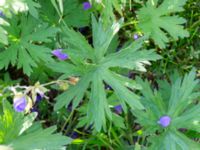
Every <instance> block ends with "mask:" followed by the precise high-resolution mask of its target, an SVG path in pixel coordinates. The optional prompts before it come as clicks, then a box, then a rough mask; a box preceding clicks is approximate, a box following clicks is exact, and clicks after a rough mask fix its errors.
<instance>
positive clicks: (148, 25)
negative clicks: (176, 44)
mask: <svg viewBox="0 0 200 150" xmlns="http://www.w3.org/2000/svg"><path fill="white" fill-rule="evenodd" d="M185 3H186V0H176V1H175V0H164V1H163V2H162V3H161V4H160V5H158V4H157V1H156V0H148V2H147V3H146V5H145V6H143V7H142V8H141V9H140V10H139V11H138V12H137V14H138V20H139V24H138V27H139V28H140V29H141V30H142V31H143V32H144V34H146V35H149V36H150V38H152V39H153V40H154V41H155V43H156V44H157V45H158V46H159V47H160V48H165V46H166V44H165V43H167V42H169V39H168V37H167V35H166V33H168V34H169V35H170V36H171V37H172V38H173V39H175V40H177V39H178V37H180V38H183V37H188V36H189V33H188V32H187V31H186V30H184V29H183V26H182V24H184V23H185V22H186V20H185V19H184V18H181V17H179V16H177V15H171V13H175V12H180V11H183V5H185ZM163 30H164V31H163Z"/></svg>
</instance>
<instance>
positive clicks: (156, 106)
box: [133, 70, 200, 150]
mask: <svg viewBox="0 0 200 150" xmlns="http://www.w3.org/2000/svg"><path fill="white" fill-rule="evenodd" d="M195 75H196V74H195V70H192V71H191V72H190V73H189V74H187V75H185V77H184V78H180V77H179V78H177V79H175V80H173V79H172V80H171V84H170V83H168V82H166V81H160V84H159V89H158V90H154V91H153V90H151V87H150V84H149V83H148V82H147V81H142V79H140V78H138V79H137V80H138V82H139V83H140V84H141V86H142V88H143V90H142V95H143V98H142V104H143V105H144V107H145V111H139V110H138V111H137V110H135V111H133V114H134V115H136V117H137V122H138V123H140V125H142V127H143V129H144V131H145V136H147V135H152V136H150V137H148V139H149V142H150V143H152V145H151V147H150V149H152V150H167V149H170V150H176V149H177V150H179V149H181V150H189V149H198V148H199V146H200V145H199V144H197V143H194V142H193V141H192V140H190V139H189V138H187V137H186V136H185V135H184V134H183V133H181V132H180V131H179V130H178V129H189V130H194V131H197V132H200V109H199V107H200V104H196V102H197V98H198V97H199V96H200V94H199V92H198V91H197V89H198V88H199V80H196V79H195ZM166 115H167V116H170V118H171V123H170V125H169V126H168V127H166V128H165V129H164V128H163V127H162V126H161V125H159V124H158V120H159V118H160V117H162V116H166ZM156 131H157V132H158V133H159V134H158V135H156V134H155V132H156Z"/></svg>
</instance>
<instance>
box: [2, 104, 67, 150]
mask: <svg viewBox="0 0 200 150" xmlns="http://www.w3.org/2000/svg"><path fill="white" fill-rule="evenodd" d="M36 116H37V113H30V114H28V115H27V116H24V115H23V114H21V113H16V112H14V111H13V110H12V108H11V106H10V104H9V103H8V102H4V104H3V114H1V115H0V144H4V145H9V146H10V147H12V148H14V149H15V150H33V149H48V150H57V149H60V148H62V147H64V146H65V145H66V144H69V143H70V142H71V139H70V138H68V137H64V136H62V135H61V134H54V133H53V132H55V131H56V127H50V128H47V129H42V128H41V125H39V123H33V121H34V120H35V118H36Z"/></svg>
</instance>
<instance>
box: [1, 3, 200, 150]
mask: <svg viewBox="0 0 200 150" xmlns="http://www.w3.org/2000/svg"><path fill="white" fill-rule="evenodd" d="M89 2H90V3H91V7H92V8H91V9H89V10H84V9H83V5H82V1H81V0H51V1H49V0H8V1H7V2H5V6H4V7H2V6H1V5H0V10H2V11H3V12H4V14H5V16H3V17H1V18H0V24H1V27H0V39H1V41H0V69H3V68H4V69H5V70H8V68H10V67H11V66H12V67H13V66H14V67H16V68H17V70H18V71H19V69H22V70H23V73H24V74H26V75H27V76H28V77H30V78H29V79H30V80H31V79H32V78H34V77H35V79H36V78H37V77H38V76H40V75H41V76H43V74H44V72H45V71H46V72H50V71H52V72H53V73H54V75H55V78H57V77H58V76H60V78H59V79H69V78H71V77H76V78H78V79H79V81H78V82H77V83H75V84H72V85H70V86H69V87H68V89H67V90H66V91H64V92H63V93H61V94H60V95H58V96H57V97H56V98H55V100H56V103H55V104H53V106H54V113H56V114H59V113H60V112H61V111H63V110H64V111H66V109H65V108H64V107H67V108H70V107H71V105H72V112H71V113H70V115H69V116H68V118H67V119H65V120H66V121H65V123H64V125H63V126H62V127H60V128H61V130H62V131H64V130H65V127H66V126H67V125H68V123H69V120H70V119H71V117H72V116H73V115H74V112H77V114H79V115H80V116H79V117H78V118H79V119H78V121H77V120H76V123H73V124H69V125H68V126H69V127H70V126H76V127H77V128H81V129H83V128H87V127H88V128H90V127H92V129H91V130H92V131H93V133H92V134H93V136H94V138H93V136H91V137H90V139H91V141H92V140H93V141H92V142H91V141H90V140H88V141H90V142H88V143H87V141H86V143H85V145H87V144H91V145H93V146H94V142H96V143H95V144H97V145H98V146H99V145H100V147H98V148H101V146H102V145H104V144H105V145H104V146H105V147H108V148H109V149H111V150H112V149H113V147H114V148H115V147H117V146H116V145H119V147H120V148H121V149H128V147H127V145H129V144H130V143H131V144H132V146H133V145H134V148H135V149H141V147H144V148H149V149H152V150H154V149H155V150H156V149H163V150H165V149H172V150H176V149H183V150H187V149H198V148H199V145H198V144H196V143H195V142H193V141H191V140H190V139H189V138H188V137H186V136H185V135H184V134H183V133H182V132H180V131H179V129H181V128H184V129H185V130H186V129H187V131H194V132H200V129H199V126H200V125H199V121H200V120H199V118H200V116H199V114H200V112H199V101H198V100H197V99H198V98H199V96H200V95H199V92H198V90H199V89H198V84H199V81H198V80H195V71H194V70H193V71H191V72H190V73H189V74H187V75H186V76H185V77H184V78H180V77H178V78H176V80H175V79H171V80H170V81H171V83H169V82H166V81H160V82H159V86H158V89H157V90H154V91H153V90H151V85H150V84H149V83H148V81H143V80H142V79H141V78H138V79H137V80H133V79H131V78H129V77H127V74H126V72H131V71H134V73H138V72H145V71H146V68H145V65H150V64H151V63H150V62H151V61H157V60H159V59H161V58H162V57H161V56H160V55H158V54H157V53H156V50H154V49H149V48H148V47H153V46H152V45H151V46H148V45H147V44H145V43H149V40H150V39H152V40H153V41H154V42H155V44H156V45H158V47H159V48H160V49H163V48H166V47H167V46H168V45H167V43H169V41H170V40H173V41H174V40H178V38H179V37H180V38H184V37H188V36H189V33H188V31H186V30H185V29H184V27H183V24H184V23H185V22H186V20H185V19H184V18H182V17H179V16H178V14H177V12H181V11H183V10H184V9H183V6H184V5H185V3H186V0H176V1H173V0H147V1H145V2H141V1H138V0H137V1H134V2H133V3H132V1H130V5H129V6H130V7H132V4H133V5H134V4H135V3H137V7H140V8H139V9H138V11H136V15H137V16H135V18H134V20H136V21H134V24H136V26H137V28H138V29H139V30H141V33H143V34H144V36H143V37H140V38H139V39H136V40H135V41H134V42H132V40H129V41H128V42H127V43H125V44H124V43H123V42H124V41H118V40H119V39H120V38H118V37H120V34H121V33H120V32H119V30H120V28H121V27H123V26H124V22H123V21H124V19H116V18H117V17H116V16H115V14H117V16H118V18H120V17H123V15H124V11H126V9H127V8H126V6H127V4H126V3H127V1H126V0H91V1H89ZM16 3H18V4H20V6H19V7H18V5H16ZM0 4H1V3H0ZM140 4H142V5H140ZM22 6H23V7H22ZM22 8H23V9H22ZM91 12H93V13H91ZM124 17H125V16H124ZM97 18H98V19H97ZM90 20H91V21H90ZM116 20H118V21H116ZM90 22H91V28H92V33H91V34H90V28H86V29H87V32H88V33H89V35H87V36H85V37H84V36H83V35H82V34H81V33H80V32H78V31H76V29H77V28H79V30H80V31H81V30H82V29H84V28H83V27H85V26H89V25H90ZM137 22H138V23H137ZM126 25H127V24H126ZM134 32H135V31H134ZM88 33H83V34H88ZM86 37H87V38H86ZM171 37H172V38H171ZM119 43H120V44H119ZM55 48H62V49H63V52H65V53H66V54H67V55H68V57H69V59H68V60H65V61H61V60H55V59H53V58H52V53H51V51H52V49H55ZM44 70H45V71H44ZM41 72H42V73H41ZM33 76H34V77H33ZM36 76H37V77H36ZM45 76H46V77H45V78H46V80H48V75H47V74H46V75H45ZM41 78H42V77H41ZM106 86H109V87H110V88H111V90H107V89H106V88H105V87H106ZM139 90H140V91H141V93H142V96H140V95H139ZM136 93H137V94H136ZM50 94H51V93H50ZM54 97H55V95H54V94H53V98H54ZM113 100H114V101H117V102H116V103H114V102H113ZM0 104H1V105H3V111H2V112H1V116H0V121H1V122H0V144H3V145H9V146H10V147H12V148H14V149H16V150H18V149H19V150H23V149H24V150H25V149H30V150H32V149H49V150H51V149H52V150H53V149H62V148H63V149H65V145H67V144H69V143H70V142H71V141H72V140H71V139H70V138H67V137H64V136H62V135H61V134H53V132H55V131H56V128H55V127H50V128H47V129H42V127H41V124H40V123H38V122H35V123H34V120H35V118H36V116H37V113H30V114H28V115H24V114H21V113H16V112H14V111H13V110H12V108H11V107H10V105H9V104H8V103H7V102H4V101H2V102H1V103H0ZM46 104H47V103H46ZM46 104H45V105H46ZM50 104H51V102H50ZM116 104H117V105H120V106H122V108H123V111H124V114H125V117H124V118H123V117H122V116H120V115H117V114H116V113H114V112H113V111H112V110H113V108H112V107H113V106H114V105H116ZM44 110H45V109H44ZM76 110H77V111H76ZM130 110H131V111H132V114H133V115H134V117H136V122H137V123H139V127H141V128H142V130H143V132H144V134H143V135H142V136H143V142H144V143H147V144H144V143H143V142H140V140H138V141H137V142H136V144H135V143H134V140H133V138H132V137H133V136H134V135H135V134H134V133H133V135H132V133H128V136H127V137H125V135H126V132H125V133H124V131H122V130H121V129H123V130H126V129H127V128H129V131H128V132H133V131H132V130H131V129H130V128H131V127H129V125H128V121H129V120H128V119H127V118H128V116H127V114H128V113H129V112H130ZM48 112H49V111H48ZM60 115H62V113H60ZM164 115H168V116H170V118H171V120H172V121H171V123H170V125H169V126H168V127H167V128H163V127H161V126H160V125H159V124H158V123H157V122H158V120H159V118H160V117H162V116H164ZM129 117H130V116H129ZM60 118H62V119H63V118H65V116H61V117H60ZM75 118H77V117H75ZM132 118H133V117H132ZM124 119H126V122H125V120H124ZM55 122H59V121H58V120H55V121H54V122H53V123H55ZM63 122H64V121H63ZM72 122H73V121H72ZM134 122H135V120H134ZM112 124H114V126H115V127H117V128H119V129H115V128H114V127H113V129H111V128H112ZM59 126H60V125H59ZM68 129H69V128H68V127H67V129H66V131H64V133H65V134H66V133H69V130H68ZM102 129H104V130H102ZM114 130H116V131H118V132H120V133H123V134H124V135H122V136H123V137H124V139H123V140H122V139H121V137H117V136H116V135H117V133H115V131H114ZM96 131H97V132H96ZM102 131H103V132H104V133H105V134H106V133H108V134H107V135H106V136H102V134H101V133H103V132H102ZM70 132H71V131H70ZM134 132H135V130H134ZM129 134H131V135H129ZM83 135H84V133H83ZM111 135H112V136H113V137H114V142H113V143H114V144H113V145H114V146H113V145H110V144H108V143H107V141H109V140H110V139H109V138H110V137H109V136H111ZM107 136H108V137H107ZM147 137H148V138H147ZM97 139H100V142H99V141H98V140H97ZM127 139H128V140H127ZM126 141H128V142H126ZM79 142H80V141H79ZM35 143H37V144H35ZM73 143H76V140H74V142H73ZM124 145H125V146H124ZM144 145H145V146H144ZM132 146H131V147H130V149H132V148H133V147H132ZM72 147H73V146H72ZM0 148H1V147H0ZM94 148H96V147H95V146H94ZM117 148H118V147H117ZM72 149H73V148H72Z"/></svg>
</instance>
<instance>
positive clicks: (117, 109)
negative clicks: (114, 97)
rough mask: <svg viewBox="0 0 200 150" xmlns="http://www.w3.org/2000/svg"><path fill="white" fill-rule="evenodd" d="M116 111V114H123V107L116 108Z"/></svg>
mask: <svg viewBox="0 0 200 150" xmlns="http://www.w3.org/2000/svg"><path fill="white" fill-rule="evenodd" d="M114 109H115V112H116V113H117V114H121V113H122V106H121V105H117V106H115V107H114Z"/></svg>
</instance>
